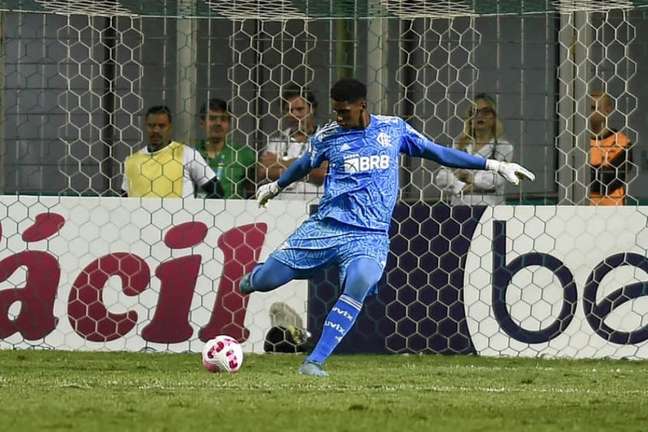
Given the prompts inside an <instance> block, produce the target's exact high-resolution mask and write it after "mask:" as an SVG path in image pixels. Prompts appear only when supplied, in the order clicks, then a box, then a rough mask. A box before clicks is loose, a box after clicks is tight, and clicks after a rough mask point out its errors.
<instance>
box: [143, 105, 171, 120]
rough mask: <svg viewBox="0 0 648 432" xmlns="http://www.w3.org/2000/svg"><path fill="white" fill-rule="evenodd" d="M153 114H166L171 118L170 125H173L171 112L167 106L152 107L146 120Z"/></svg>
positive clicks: (147, 112)
mask: <svg viewBox="0 0 648 432" xmlns="http://www.w3.org/2000/svg"><path fill="white" fill-rule="evenodd" d="M151 114H166V115H167V117H169V123H173V118H172V117H171V110H170V109H169V107H168V106H166V105H155V106H152V107H151V108H149V109H148V111H146V117H145V118H148V116H150V115H151Z"/></svg>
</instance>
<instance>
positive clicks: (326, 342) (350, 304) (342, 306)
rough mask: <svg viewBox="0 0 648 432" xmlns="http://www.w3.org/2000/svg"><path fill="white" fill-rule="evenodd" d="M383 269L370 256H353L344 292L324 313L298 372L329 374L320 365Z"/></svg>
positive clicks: (343, 333) (376, 281) (341, 336)
mask: <svg viewBox="0 0 648 432" xmlns="http://www.w3.org/2000/svg"><path fill="white" fill-rule="evenodd" d="M382 272H383V269H382V267H381V266H380V265H379V264H378V262H376V260H375V259H373V258H368V257H360V258H356V259H354V260H353V261H352V262H351V263H350V264H349V265H348V268H347V271H346V276H345V278H344V284H343V286H344V291H343V292H342V295H341V296H340V297H339V298H338V300H337V302H336V303H335V304H334V305H333V307H332V308H331V310H330V312H329V313H328V315H327V316H326V319H325V320H324V328H323V329H322V335H321V336H320V339H319V341H318V342H317V345H316V346H315V349H313V352H312V353H311V354H310V355H309V356H308V357H307V358H306V361H305V362H304V364H302V365H301V367H300V368H299V373H301V374H303V375H311V376H327V375H328V374H327V373H326V372H325V371H324V370H323V369H322V365H323V364H324V362H325V361H326V359H328V358H329V357H330V355H331V354H332V353H333V351H334V350H335V348H336V347H337V346H338V344H339V343H340V342H341V341H342V338H344V336H345V335H346V334H347V333H348V332H349V330H351V327H353V324H354V323H355V321H356V318H357V317H358V315H359V314H360V310H361V309H362V305H363V303H364V300H365V298H366V297H367V294H368V293H369V291H370V290H371V289H372V288H373V287H374V286H375V285H376V284H377V283H378V281H379V280H380V277H381V275H382Z"/></svg>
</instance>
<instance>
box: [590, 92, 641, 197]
mask: <svg viewBox="0 0 648 432" xmlns="http://www.w3.org/2000/svg"><path fill="white" fill-rule="evenodd" d="M591 103H592V104H591V107H592V114H591V115H590V118H589V123H590V128H589V130H590V135H591V138H590V167H591V172H592V178H591V183H590V187H589V199H590V204H591V205H600V206H615V205H624V204H625V198H626V189H627V185H628V181H629V178H628V177H629V174H630V170H631V168H632V153H631V146H632V143H631V142H630V138H628V136H627V135H626V134H624V133H623V132H618V131H615V130H613V129H609V128H608V121H607V119H608V116H609V115H610V114H611V113H612V112H613V111H614V101H613V100H612V98H611V97H610V96H609V95H608V94H606V93H603V92H601V91H595V92H592V94H591Z"/></svg>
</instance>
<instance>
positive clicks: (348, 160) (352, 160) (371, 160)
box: [344, 155, 389, 174]
mask: <svg viewBox="0 0 648 432" xmlns="http://www.w3.org/2000/svg"><path fill="white" fill-rule="evenodd" d="M387 168H389V156H388V155H371V156H358V155H350V156H347V157H345V158H344V171H345V172H347V173H349V174H353V173H359V172H366V171H374V170H379V169H380V170H385V169H387Z"/></svg>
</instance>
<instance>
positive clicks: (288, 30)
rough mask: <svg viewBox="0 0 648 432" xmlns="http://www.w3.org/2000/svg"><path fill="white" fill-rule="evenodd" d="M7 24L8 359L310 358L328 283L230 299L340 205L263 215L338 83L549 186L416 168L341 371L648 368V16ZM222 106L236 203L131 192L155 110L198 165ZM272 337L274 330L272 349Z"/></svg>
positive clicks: (103, 14) (318, 12) (79, 2)
mask: <svg viewBox="0 0 648 432" xmlns="http://www.w3.org/2000/svg"><path fill="white" fill-rule="evenodd" d="M0 11H1V12H0V30H1V33H0V87H1V88H2V90H3V91H2V92H1V93H0V119H1V120H0V155H1V156H2V161H3V164H2V175H0V189H1V191H2V192H3V195H2V196H1V197H0V200H1V203H0V204H1V205H0V215H1V217H2V219H1V220H0V221H1V235H2V237H1V239H0V347H3V348H13V347H20V348H25V347H45V348H55V349H84V350H97V349H107V350H110V349H125V350H155V351H160V350H169V351H176V352H178V351H199V350H200V348H201V346H202V342H203V341H204V340H206V339H208V338H210V337H213V336H215V335H217V334H221V333H225V334H230V335H231V336H233V337H236V338H237V339H239V340H241V341H242V342H244V344H245V345H244V349H245V350H246V351H253V352H261V351H263V350H264V349H268V350H283V349H287V350H299V349H302V347H301V342H303V339H304V337H305V336H304V331H303V330H305V329H308V331H310V332H311V333H313V336H312V337H313V338H315V339H316V338H317V337H318V335H319V332H320V328H321V325H322V323H323V318H324V316H325V314H326V313H327V311H328V308H329V307H330V306H331V305H332V304H333V302H334V300H335V299H336V297H337V296H338V295H339V292H340V282H339V280H338V274H337V270H336V269H330V270H327V271H325V272H322V273H321V274H318V275H317V276H316V277H315V278H314V279H313V280H312V281H310V282H306V281H294V282H292V283H290V284H289V285H288V286H286V287H284V288H281V289H279V290H277V291H275V292H273V293H269V294H253V295H251V296H249V297H244V296H241V295H240V294H239V293H238V291H237V286H238V283H239V281H240V278H241V277H242V275H243V274H244V273H245V272H247V271H249V270H250V269H251V268H252V267H253V266H254V264H255V263H256V262H259V261H263V260H264V259H265V258H266V257H267V256H268V255H269V254H270V253H271V252H272V251H273V250H274V249H276V248H277V247H280V245H281V244H282V242H283V241H284V240H285V238H286V237H287V236H288V235H289V234H290V233H291V232H292V231H293V230H294V229H295V228H296V227H297V226H299V224H300V223H301V222H302V221H304V220H305V219H306V218H307V217H308V215H309V214H310V212H311V211H313V207H312V206H313V205H316V202H317V198H316V197H317V194H320V193H321V192H322V187H321V186H318V184H316V182H312V183H308V182H307V183H305V184H304V185H303V187H304V188H306V189H303V190H302V189H300V190H297V191H295V192H294V193H292V194H287V196H286V197H284V199H282V200H278V201H273V202H272V203H271V204H270V206H269V208H268V209H259V208H257V206H256V203H255V202H254V200H253V199H249V198H251V196H252V195H253V193H254V188H255V187H256V186H258V185H260V184H263V183H264V182H267V181H268V178H269V177H268V176H270V171H271V170H265V169H262V168H260V167H262V163H261V162H262V161H263V160H265V159H264V158H265V157H266V156H267V155H268V154H272V153H273V152H276V153H277V154H275V157H276V158H278V159H279V160H282V159H290V158H292V157H295V156H296V155H298V154H299V151H301V150H303V144H300V143H299V139H298V137H297V136H296V134H295V130H296V129H299V127H303V125H304V124H306V123H307V122H308V121H309V120H302V121H301V122H300V121H297V120H296V117H295V116H296V115H297V114H295V113H294V112H293V113H292V114H291V112H292V111H290V110H291V109H292V107H293V105H291V101H294V96H295V95H297V98H302V99H303V100H304V101H305V107H304V108H303V109H304V110H306V111H307V112H311V113H312V115H313V118H314V121H315V123H316V124H319V125H323V124H325V123H326V122H328V121H330V120H331V119H332V117H331V114H330V112H331V109H330V101H329V99H328V92H329V89H330V86H331V85H332V84H333V83H334V82H335V81H336V80H338V79H339V78H342V77H355V78H357V79H360V80H361V81H363V82H365V83H366V84H367V86H368V104H369V108H370V110H371V112H373V113H376V114H384V115H395V116H400V117H402V118H404V119H406V120H407V121H408V122H409V123H410V124H411V125H412V126H413V127H415V128H416V129H417V130H419V131H421V132H422V133H424V134H425V135H426V136H428V137H430V138H431V139H433V140H435V141H436V142H438V143H440V144H442V145H446V146H453V147H456V148H460V149H462V150H465V151H467V152H472V153H478V154H481V155H482V156H486V157H494V158H499V159H507V160H515V161H516V162H519V163H521V164H522V165H524V166H526V167H528V168H529V169H530V170H531V171H533V172H534V173H535V174H536V181H535V182H533V183H523V184H522V185H521V186H520V187H512V186H505V185H503V184H502V183H501V181H498V180H497V179H496V178H494V177H493V176H490V177H482V176H481V175H479V174H476V173H470V172H459V171H451V170H446V169H443V168H441V167H439V166H438V165H437V164H435V163H434V162H431V161H423V160H420V159H416V158H409V157H405V156H404V157H403V158H402V160H401V178H400V180H401V196H400V200H399V202H398V205H397V208H396V210H395V213H394V218H393V224H392V228H391V231H390V235H391V239H392V241H391V249H390V255H389V260H388V263H387V268H386V271H385V276H384V278H383V280H382V281H381V283H380V284H379V293H378V295H376V296H374V297H372V298H370V299H369V300H368V301H367V303H366V305H365V308H364V311H363V313H362V315H361V317H360V319H359V321H358V323H357V325H356V327H355V328H354V329H353V331H352V332H351V333H350V334H349V335H348V336H347V338H346V339H345V341H344V342H343V344H342V346H341V347H340V351H342V352H390V353H406V352H417V353H418V352H422V353H479V354H485V355H531V356H535V355H555V356H569V357H604V356H609V357H629V358H646V357H648V348H647V345H646V340H647V339H648V300H647V299H648V297H647V294H648V282H646V281H648V258H646V250H647V249H648V224H647V213H648V209H647V208H646V207H644V206H643V205H642V204H644V203H645V202H646V200H647V199H648V192H647V191H648V188H645V187H642V185H645V184H646V182H647V181H648V178H646V169H648V150H646V146H645V143H643V142H642V140H641V139H640V137H645V136H648V130H647V129H648V121H646V115H645V113H646V112H647V111H648V106H646V103H647V102H646V101H648V94H646V93H648V87H647V86H645V85H643V80H642V77H644V76H648V75H647V73H648V71H647V69H648V43H647V42H646V40H645V38H644V37H642V36H641V35H643V34H645V33H646V32H647V31H648V15H647V14H648V1H646V0H634V1H632V0H615V1H598V0H537V1H529V0H528V1H513V0H488V1H487V0H463V1H423V0H409V1H401V0H347V1H332V0H274V1H264V0H237V1H221V0H157V1H148V0H147V1H143V0H112V1H93V0H60V1H59V0H48V1H41V0H4V1H0ZM291 92H292V93H291ZM211 99H220V100H223V101H224V102H225V103H226V104H227V112H226V113H222V112H221V113H220V114H227V115H225V116H224V117H226V118H225V121H226V122H229V123H228V126H222V127H221V129H218V128H216V129H215V131H216V132H222V133H224V134H226V135H227V136H226V138H225V146H226V148H228V149H229V151H230V152H231V154H230V157H231V161H229V162H227V165H226V166H224V165H225V163H224V162H222V163H221V165H222V166H220V168H223V169H224V171H223V172H225V173H226V174H225V175H227V176H238V177H236V179H235V180H233V181H232V182H231V183H232V185H233V186H231V187H232V188H233V189H231V190H230V189H228V194H229V195H228V196H227V199H225V200H211V199H202V198H184V199H160V198H149V199H139V198H123V197H121V194H122V188H123V186H122V182H123V176H124V161H125V159H126V158H127V157H129V156H131V155H133V154H135V153H136V152H137V151H139V150H140V149H142V148H145V147H146V145H147V143H148V142H149V135H148V131H147V124H146V118H145V117H146V116H145V113H146V112H147V110H148V109H149V108H150V107H153V106H167V107H168V108H169V109H170V112H171V114H172V124H173V139H174V140H175V141H178V142H181V143H184V144H187V145H189V146H191V147H199V146H200V145H202V144H201V143H203V144H204V142H205V140H206V139H208V138H209V134H210V133H211V132H214V131H211V132H210V129H209V126H205V124H206V119H207V117H205V116H204V115H203V114H204V113H201V109H202V108H203V106H205V104H206V103H207V102H208V101H210V100H211ZM211 111H212V110H211V108H210V107H209V104H207V110H206V113H207V115H209V113H210V112H211ZM215 111H218V110H215ZM216 117H218V116H216ZM218 118H220V117H218ZM221 120H222V119H221ZM223 127H225V128H227V129H228V130H223V129H222V128H223ZM273 143H274V144H277V143H281V145H280V146H279V147H272V145H273ZM282 146H283V147H282ZM279 153H280V154H279ZM215 169H219V166H218V162H217V164H216V166H215ZM303 191H309V192H308V193H306V192H303ZM302 192H303V193H302ZM610 203H611V204H615V205H612V206H610V205H605V204H610ZM272 328H274V329H275V330H276V329H277V328H279V329H281V330H282V333H281V335H282V336H281V337H278V338H274V339H272V338H271V339H272V340H268V338H266V335H267V334H268V331H269V330H270V329H272ZM284 330H285V331H284ZM287 335H290V337H289V336H287ZM287 339H289V340H287Z"/></svg>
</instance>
